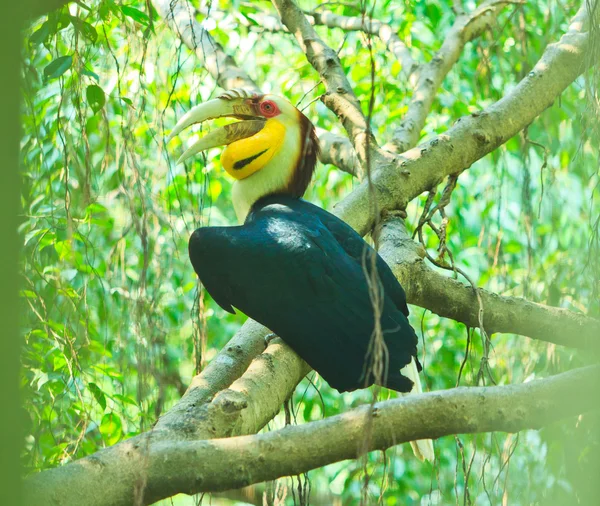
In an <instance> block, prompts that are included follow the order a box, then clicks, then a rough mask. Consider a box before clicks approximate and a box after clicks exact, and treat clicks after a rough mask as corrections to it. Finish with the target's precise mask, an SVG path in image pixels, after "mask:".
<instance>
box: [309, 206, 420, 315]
mask: <svg viewBox="0 0 600 506" xmlns="http://www.w3.org/2000/svg"><path fill="white" fill-rule="evenodd" d="M298 206H301V207H306V208H309V209H310V212H313V213H316V214H317V215H318V217H319V219H320V220H321V221H322V222H323V224H324V225H325V226H326V227H327V228H328V229H329V230H330V232H331V233H332V235H333V236H334V237H335V238H336V240H337V241H338V243H339V244H340V246H342V248H344V251H346V253H347V254H348V255H350V256H351V257H352V258H354V260H355V261H356V262H358V263H360V264H361V265H363V264H364V262H365V259H370V256H369V255H370V254H373V253H374V254H375V255H377V256H376V266H377V273H378V275H379V279H380V281H381V284H382V285H383V289H384V291H385V293H386V295H387V296H388V297H390V298H391V299H392V301H393V302H394V304H396V307H397V308H398V309H399V310H400V311H402V312H403V313H404V315H405V316H408V314H409V311H408V306H407V304H406V294H405V293H404V289H403V288H402V285H401V284H400V283H399V282H398V280H397V279H396V276H394V273H393V272H392V270H391V269H390V267H389V265H388V264H387V263H386V262H385V260H384V259H383V258H381V256H380V255H379V254H378V253H377V252H375V250H374V249H373V248H371V246H369V245H368V244H367V243H366V242H365V241H364V239H363V238H362V237H361V236H360V235H359V234H358V233H357V232H356V231H355V230H354V229H353V228H352V227H351V226H350V225H348V224H347V223H346V222H345V221H343V220H341V219H339V218H338V217H337V216H335V215H333V214H331V213H329V212H327V211H325V210H324V209H321V208H320V207H317V206H315V205H313V204H311V203H309V202H306V201H299V202H298ZM367 265H370V264H369V262H368V261H367Z"/></svg>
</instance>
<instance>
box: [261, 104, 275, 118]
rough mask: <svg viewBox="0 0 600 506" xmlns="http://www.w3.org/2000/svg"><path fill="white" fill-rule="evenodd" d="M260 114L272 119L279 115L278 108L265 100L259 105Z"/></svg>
mask: <svg viewBox="0 0 600 506" xmlns="http://www.w3.org/2000/svg"><path fill="white" fill-rule="evenodd" d="M260 112H261V113H262V114H263V116H265V117H267V118H272V117H273V116H276V115H277V114H279V108H278V107H277V104H275V102H273V101H272V100H265V101H264V102H261V103H260Z"/></svg>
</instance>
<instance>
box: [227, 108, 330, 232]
mask: <svg viewBox="0 0 600 506" xmlns="http://www.w3.org/2000/svg"><path fill="white" fill-rule="evenodd" d="M298 114H299V119H298V122H296V123H295V124H293V125H288V126H287V132H286V135H285V139H284V141H283V143H282V145H281V147H280V148H279V150H278V151H277V153H276V154H275V155H273V158H271V160H270V161H269V162H268V163H266V164H265V165H264V167H262V168H261V169H260V170H258V171H256V172H254V173H253V174H252V175H250V176H249V177H246V178H244V179H239V180H236V181H235V182H234V183H233V188H232V200H233V207H234V209H235V214H236V215H237V218H238V221H239V222H240V223H244V221H245V220H246V216H248V213H249V212H250V209H251V208H252V206H253V205H254V203H255V202H256V201H257V200H259V199H261V198H263V197H266V196H268V195H274V194H278V195H288V196H290V197H295V198H299V197H302V196H303V195H304V192H305V191H306V188H307V187H308V185H309V183H310V180H311V178H312V175H313V172H314V170H315V165H316V163H317V156H318V153H319V144H318V139H317V137H316V134H315V129H314V127H313V126H312V124H311V123H310V121H309V120H308V119H307V118H306V117H305V116H304V115H303V114H301V113H300V112H299V113H298Z"/></svg>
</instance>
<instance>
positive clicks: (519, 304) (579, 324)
mask: <svg viewBox="0 0 600 506" xmlns="http://www.w3.org/2000/svg"><path fill="white" fill-rule="evenodd" d="M379 242H380V244H381V247H380V249H379V253H380V254H381V256H382V257H383V258H384V259H385V261H386V262H387V263H388V265H389V266H390V267H391V268H392V271H393V272H394V275H395V276H396V277H397V278H398V280H399V281H400V283H401V284H402V286H403V288H404V290H405V291H406V296H407V299H408V302H410V303H411V304H416V305H417V306H420V307H423V308H426V309H429V310H430V311H433V312H434V313H435V314H437V315H439V316H443V317H446V318H451V319H453V320H456V321H459V322H462V323H464V324H465V325H468V326H470V327H479V317H478V313H479V303H478V301H477V295H476V294H475V292H474V290H473V289H472V288H471V287H470V286H467V285H464V284H463V283H461V282H460V281H457V280H455V279H452V278H450V277H447V276H444V275H442V274H439V273H438V272H436V271H434V270H433V269H432V268H430V267H429V266H428V265H427V264H426V263H425V262H424V260H423V257H424V251H423V247H422V246H421V245H420V244H418V243H416V242H415V241H413V240H412V239H411V238H410V236H409V234H408V232H407V231H406V226H405V224H404V220H402V219H401V218H391V219H389V220H386V221H385V222H384V223H383V224H382V226H381V229H380V232H379ZM477 290H478V291H479V295H480V296H481V300H482V303H483V307H484V312H483V325H484V327H485V330H486V332H488V333H489V334H492V333H495V332H509V333H512V334H520V335H523V336H527V337H531V338H534V339H539V340H541V341H546V342H550V343H556V344H561V345H564V346H570V347H573V348H584V349H592V350H598V351H600V320H597V319H595V318H591V317H589V316H585V315H583V314H578V313H574V312H573V311H569V310H568V309H563V308H558V307H551V306H545V305H543V304H537V303H535V302H530V301H528V300H526V299H522V298H518V297H505V296H501V295H497V294H495V293H492V292H489V291H487V290H484V289H483V288H478V289H477Z"/></svg>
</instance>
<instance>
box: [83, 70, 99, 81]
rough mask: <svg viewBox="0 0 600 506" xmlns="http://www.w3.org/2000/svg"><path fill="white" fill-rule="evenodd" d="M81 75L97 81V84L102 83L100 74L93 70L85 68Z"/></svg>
mask: <svg viewBox="0 0 600 506" xmlns="http://www.w3.org/2000/svg"><path fill="white" fill-rule="evenodd" d="M81 73H82V75H84V76H88V77H91V78H93V79H95V80H96V82H98V81H100V76H99V75H98V74H96V72H94V71H93V70H89V69H87V68H85V67H84V69H83V70H82V71H81Z"/></svg>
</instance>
